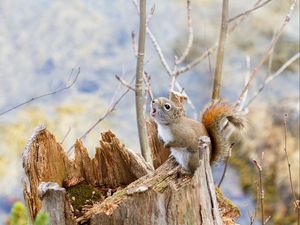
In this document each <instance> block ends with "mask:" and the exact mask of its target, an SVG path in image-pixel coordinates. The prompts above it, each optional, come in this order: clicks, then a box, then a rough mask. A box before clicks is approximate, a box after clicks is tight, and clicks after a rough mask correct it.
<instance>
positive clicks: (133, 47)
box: [131, 31, 137, 57]
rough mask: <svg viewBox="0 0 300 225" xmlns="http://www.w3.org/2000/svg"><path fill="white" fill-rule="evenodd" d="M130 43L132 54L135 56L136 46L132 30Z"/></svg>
mask: <svg viewBox="0 0 300 225" xmlns="http://www.w3.org/2000/svg"><path fill="white" fill-rule="evenodd" d="M131 43H132V49H133V53H134V56H135V57H137V46H136V40H135V33H134V31H132V32H131Z"/></svg>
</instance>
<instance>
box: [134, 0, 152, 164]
mask: <svg viewBox="0 0 300 225" xmlns="http://www.w3.org/2000/svg"><path fill="white" fill-rule="evenodd" d="M139 9H140V26H139V41H138V54H137V64H136V75H135V106H136V118H137V127H138V134H139V141H140V147H141V153H142V156H143V157H144V159H145V160H146V161H147V162H149V163H150V164H152V163H151V156H150V150H149V145H148V138H147V134H146V121H145V118H144V110H143V75H144V54H145V38H146V0H140V7H139Z"/></svg>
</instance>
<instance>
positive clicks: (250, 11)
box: [228, 0, 272, 23]
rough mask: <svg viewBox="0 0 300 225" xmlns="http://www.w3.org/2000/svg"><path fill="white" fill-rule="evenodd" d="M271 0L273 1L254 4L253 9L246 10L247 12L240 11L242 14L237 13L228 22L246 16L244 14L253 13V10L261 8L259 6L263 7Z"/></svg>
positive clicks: (267, 0)
mask: <svg viewBox="0 0 300 225" xmlns="http://www.w3.org/2000/svg"><path fill="white" fill-rule="evenodd" d="M271 1H272V0H266V1H264V2H263V3H261V4H259V5H256V6H254V7H253V8H252V9H249V10H246V11H245V12H243V13H240V14H238V15H236V16H234V17H232V18H230V19H229V20H228V23H231V22H233V21H234V20H237V19H239V18H241V17H244V16H247V15H249V14H250V13H252V12H253V11H255V10H257V9H259V8H261V7H263V6H265V5H266V4H268V3H269V2H271Z"/></svg>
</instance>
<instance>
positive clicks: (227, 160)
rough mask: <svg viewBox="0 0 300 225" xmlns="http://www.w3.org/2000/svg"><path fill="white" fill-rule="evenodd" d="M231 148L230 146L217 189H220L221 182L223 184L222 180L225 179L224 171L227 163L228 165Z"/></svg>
mask: <svg viewBox="0 0 300 225" xmlns="http://www.w3.org/2000/svg"><path fill="white" fill-rule="evenodd" d="M232 146H233V145H232ZM232 146H230V149H229V154H228V156H227V159H226V162H225V167H224V170H223V174H222V177H221V179H220V181H219V184H218V188H220V187H221V184H222V182H223V180H224V178H225V174H226V171H227V166H228V163H229V159H230V157H231V149H232Z"/></svg>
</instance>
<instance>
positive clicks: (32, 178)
mask: <svg viewBox="0 0 300 225" xmlns="http://www.w3.org/2000/svg"><path fill="white" fill-rule="evenodd" d="M148 130H149V131H148V132H149V134H150V135H149V138H150V141H151V140H153V142H150V145H151V149H152V157H153V159H154V162H155V163H154V165H155V167H158V168H157V169H156V170H154V171H153V169H151V167H149V166H148V164H147V163H145V161H144V159H143V158H142V157H141V156H140V155H138V154H136V153H134V152H133V151H131V150H130V149H128V148H126V147H125V146H124V145H123V144H122V143H121V142H120V141H119V139H118V138H117V137H116V136H115V135H114V134H113V133H112V132H111V131H108V132H105V133H103V134H102V135H101V136H102V138H101V140H100V146H99V147H97V148H96V153H95V156H94V158H90V157H89V155H88V152H87V150H86V148H85V147H84V146H83V144H82V143H81V141H77V142H76V144H75V158H74V160H71V159H69V158H68V157H67V155H66V153H65V152H64V150H63V148H62V147H61V145H60V144H59V143H57V141H56V140H55V137H54V136H53V135H52V134H51V133H50V132H49V131H48V130H47V129H46V128H44V127H42V128H40V129H38V131H37V132H36V133H35V135H34V136H33V137H32V139H31V140H30V143H29V144H28V146H27V148H26V150H25V151H24V155H23V164H24V170H25V173H26V176H27V179H24V197H25V201H26V203H27V205H28V207H29V214H30V216H31V219H33V218H35V216H36V215H37V213H38V212H39V210H41V209H44V210H46V211H47V212H48V213H49V215H51V225H54V224H59V225H65V224H66V225H75V224H91V225H96V224H97V225H98V224H101V225H113V224H114V225H119V224H120V225H121V224H122V225H133V224H134V225H152V224H153V225H175V224H176V225H177V224H178V225H179V224H180V225H181V224H183V225H184V224H199V225H201V224H203V225H206V224H216V225H219V224H221V223H222V222H221V217H220V213H219V208H218V203H217V201H216V194H215V189H214V184H213V180H212V175H211V170H210V167H209V162H208V157H207V155H206V154H208V153H207V152H206V151H205V149H204V150H203V151H202V153H201V154H203V155H204V156H203V157H202V159H201V165H200V167H199V169H197V171H196V172H195V174H194V175H189V174H185V173H183V172H182V170H181V169H180V167H179V166H178V165H177V163H176V162H175V160H174V159H173V158H168V156H169V150H168V149H165V148H164V147H163V145H162V144H161V143H160V142H159V141H158V140H157V136H155V135H156V132H157V131H156V126H155V124H154V123H152V122H149V124H148ZM205 155H206V156H205ZM219 196H221V195H218V196H217V197H218V200H219V201H222V208H221V209H220V211H221V212H226V216H227V217H226V220H225V219H224V217H223V218H222V219H223V222H224V223H225V222H226V224H234V219H235V217H237V215H236V214H234V213H231V214H230V213H228V210H226V209H227V208H228V204H227V203H226V201H224V199H223V197H222V199H221V200H220V197H219ZM58 206H59V210H58V211H57V207H58ZM63 206H64V207H63ZM230 207H233V206H232V205H230ZM233 208H234V207H233ZM230 210H231V211H232V210H234V209H232V208H231V209H230ZM52 215H55V216H52ZM228 215H232V217H230V218H228ZM222 216H224V213H222ZM52 217H53V218H52ZM59 217H60V218H59ZM61 217H64V218H61ZM230 219H231V220H230ZM229 220H230V221H232V222H231V223H228V222H227V221H229Z"/></svg>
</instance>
